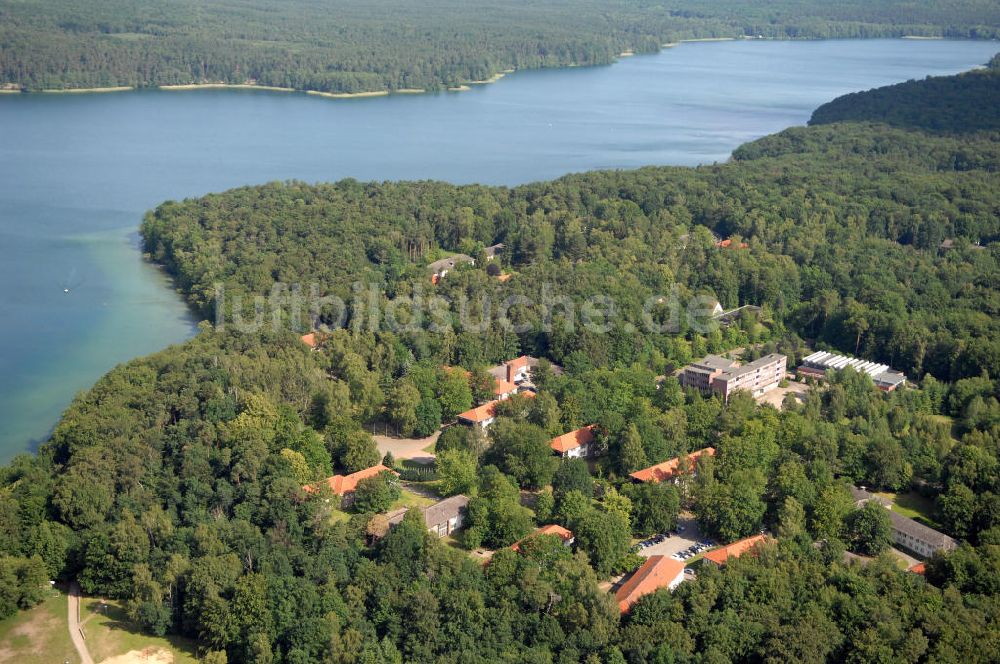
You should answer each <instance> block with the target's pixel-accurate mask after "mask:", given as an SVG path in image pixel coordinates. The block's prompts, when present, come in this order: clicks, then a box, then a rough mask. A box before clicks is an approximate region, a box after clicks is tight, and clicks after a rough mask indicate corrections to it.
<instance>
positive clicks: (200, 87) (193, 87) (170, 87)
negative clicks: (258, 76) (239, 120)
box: [156, 83, 296, 92]
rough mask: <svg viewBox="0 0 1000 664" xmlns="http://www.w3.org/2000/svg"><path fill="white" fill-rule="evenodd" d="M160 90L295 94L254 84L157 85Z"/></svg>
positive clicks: (275, 87) (283, 89)
mask: <svg viewBox="0 0 1000 664" xmlns="http://www.w3.org/2000/svg"><path fill="white" fill-rule="evenodd" d="M156 87H157V88H158V89H160V90H212V89H231V90H269V91H271V92H295V91H296V90H295V88H279V87H277V86H274V85H257V84H255V83H179V84H177V85H158V86H156Z"/></svg>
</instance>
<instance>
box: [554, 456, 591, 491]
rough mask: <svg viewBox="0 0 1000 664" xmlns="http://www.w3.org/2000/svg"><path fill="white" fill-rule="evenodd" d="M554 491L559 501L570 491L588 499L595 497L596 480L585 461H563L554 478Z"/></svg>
mask: <svg viewBox="0 0 1000 664" xmlns="http://www.w3.org/2000/svg"><path fill="white" fill-rule="evenodd" d="M552 491H553V493H554V494H555V498H556V500H559V499H560V498H562V497H563V496H564V495H566V494H567V493H569V492H570V491H579V492H580V493H582V494H583V495H584V496H587V497H588V498H590V497H593V495H594V480H593V478H592V477H591V476H590V469H589V468H588V467H587V462H586V461H584V460H583V459H563V460H562V461H560V462H559V467H558V468H557V469H556V472H555V475H554V476H553V478H552Z"/></svg>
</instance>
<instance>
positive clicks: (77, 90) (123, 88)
mask: <svg viewBox="0 0 1000 664" xmlns="http://www.w3.org/2000/svg"><path fill="white" fill-rule="evenodd" d="M130 90H135V87H133V86H131V85H119V86H115V87H109V88H67V89H65V90H40V91H39V92H41V93H42V94H47V95H63V94H68V95H71V94H90V93H92V92H93V93H103V92H129V91H130ZM11 92H21V91H20V90H11ZM28 94H30V92H29V93H28Z"/></svg>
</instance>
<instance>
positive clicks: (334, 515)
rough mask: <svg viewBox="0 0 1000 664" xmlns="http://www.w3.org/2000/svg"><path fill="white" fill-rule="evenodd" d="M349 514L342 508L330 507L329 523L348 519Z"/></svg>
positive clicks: (349, 517)
mask: <svg viewBox="0 0 1000 664" xmlns="http://www.w3.org/2000/svg"><path fill="white" fill-rule="evenodd" d="M350 520H351V515H350V514H348V513H347V512H345V511H344V510H341V509H337V508H336V507H331V508H330V523H340V522H341V521H350Z"/></svg>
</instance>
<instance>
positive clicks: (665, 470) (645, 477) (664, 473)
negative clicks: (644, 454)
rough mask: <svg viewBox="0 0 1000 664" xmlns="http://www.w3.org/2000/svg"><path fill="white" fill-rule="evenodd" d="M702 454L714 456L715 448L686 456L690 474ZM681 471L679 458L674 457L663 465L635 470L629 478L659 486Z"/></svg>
mask: <svg viewBox="0 0 1000 664" xmlns="http://www.w3.org/2000/svg"><path fill="white" fill-rule="evenodd" d="M703 454H707V455H708V456H715V448H714V447H706V448H705V449H703V450H698V451H697V452H692V453H691V454H689V455H687V460H688V467H689V468H690V470H691V472H692V473H693V472H694V467H695V464H696V463H697V462H698V459H699V458H700V457H701V456H702V455H703ZM683 471H684V469H683V468H681V459H680V457H674V458H673V459H670V460H668V461H664V462H663V463H658V464H656V465H655V466H650V467H649V468H643V469H642V470H637V471H635V472H634V473H632V474H631V475H630V477H631V478H632V479H633V480H634V481H636V482H654V483H657V484H659V483H660V482H665V481H667V480H672V479H674V478H676V476H677V475H679V474H681V473H682V472H683Z"/></svg>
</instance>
